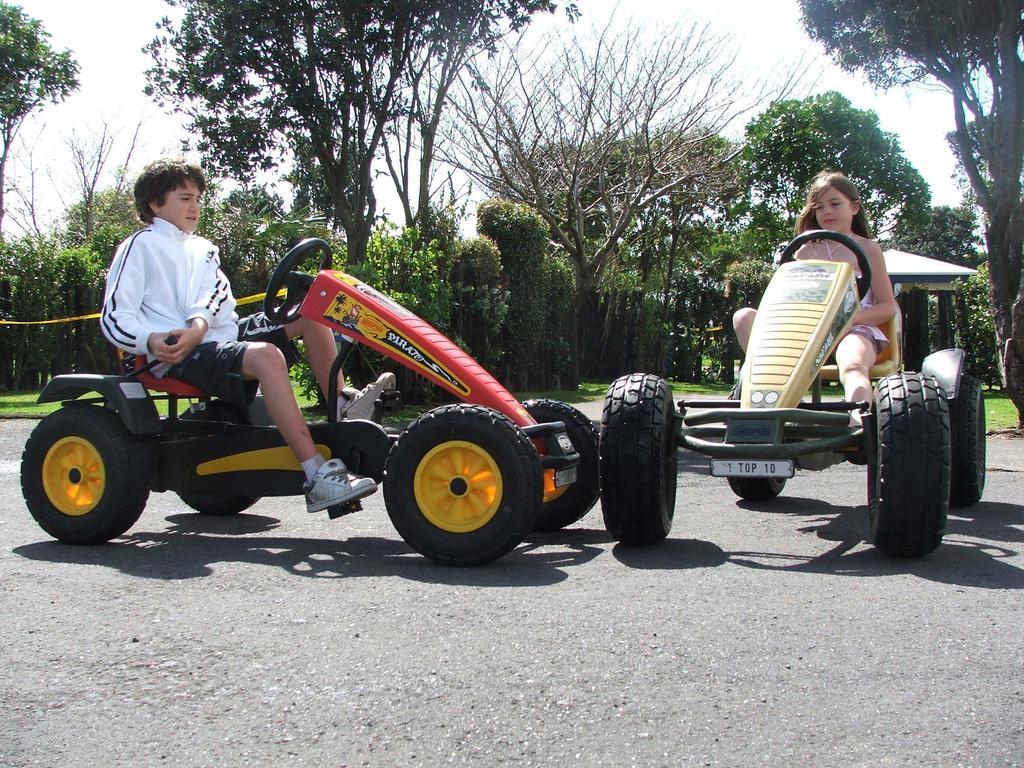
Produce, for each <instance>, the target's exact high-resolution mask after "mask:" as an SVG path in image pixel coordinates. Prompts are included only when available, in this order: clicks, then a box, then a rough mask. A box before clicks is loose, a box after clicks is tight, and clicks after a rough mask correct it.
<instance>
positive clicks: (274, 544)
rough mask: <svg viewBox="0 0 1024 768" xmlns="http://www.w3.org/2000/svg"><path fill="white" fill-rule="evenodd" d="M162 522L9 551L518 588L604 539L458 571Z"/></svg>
mask: <svg viewBox="0 0 1024 768" xmlns="http://www.w3.org/2000/svg"><path fill="white" fill-rule="evenodd" d="M166 520H167V521H168V522H170V523H171V524H172V526H173V527H172V528H171V529H170V530H167V531H161V532H159V533H147V532H145V531H138V532H134V533H129V534H127V535H125V536H124V537H123V538H121V539H116V540H114V541H113V542H111V543H109V544H102V545H96V546H73V545H68V544H62V543H60V542H56V541H43V542H37V543H33V544H26V545H24V546H20V547H16V548H15V549H14V550H13V551H14V553H15V554H17V555H20V556H22V557H26V558H29V559H31V560H39V561H46V562H58V563H72V564H81V565H99V566H104V567H108V568H114V569H116V570H119V571H121V572H122V573H126V574H128V575H131V576H137V577H140V578H148V579H166V580H174V579H192V578H197V577H203V576H209V575H211V574H212V573H213V567H212V566H214V565H215V564H217V563H251V564H254V565H265V566H271V567H274V568H280V569H282V570H284V571H287V572H289V573H292V574H295V575H296V576H305V577H310V578H319V579H341V578H353V577H355V578H359V577H364V578H365V577H379V576H399V577H402V578H407V579H413V580H416V581H424V582H430V583H437V584H457V585H466V586H480V587H522V586H545V585H549V584H555V583H558V582H560V581H564V580H565V579H566V578H568V574H567V573H566V571H565V569H566V568H571V567H574V566H578V565H582V564H583V563H585V562H587V561H589V560H592V559H593V558H594V557H596V556H597V555H598V554H600V553H601V552H602V551H603V550H602V548H601V547H600V546H596V544H597V543H601V542H603V541H606V540H607V537H606V534H604V532H603V531H588V530H585V529H571V530H569V531H565V532H560V533H559V534H557V535H555V534H545V535H544V536H543V537H541V536H540V535H538V536H536V537H531V539H530V541H528V542H526V543H524V544H521V545H520V546H519V547H518V548H516V549H515V550H513V551H512V552H511V553H509V554H508V555H505V557H503V558H501V559H499V560H497V561H496V562H494V563H491V564H489V565H487V566H483V567H475V568H458V567H451V566H444V565H440V564H438V563H435V562H433V561H431V560H428V559H427V558H425V557H423V556H421V555H419V554H417V553H416V552H414V551H413V550H412V549H411V548H410V547H409V546H408V545H406V544H405V542H403V541H402V540H400V539H390V538H381V537H376V536H361V537H360V536H355V537H350V538H347V539H344V540H341V541H338V540H335V539H310V538H296V537H273V536H266V535H260V536H259V537H258V538H246V535H248V534H266V533H267V532H269V531H272V530H274V529H275V528H277V526H278V525H279V523H280V521H279V520H278V519H277V518H274V517H268V516H264V515H247V514H241V515H235V516H233V517H220V518H218V517H211V516H205V515H195V514H174V515H169V516H167V518H166ZM540 547H544V548H543V549H540Z"/></svg>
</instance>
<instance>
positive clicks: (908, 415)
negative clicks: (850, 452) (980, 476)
mask: <svg viewBox="0 0 1024 768" xmlns="http://www.w3.org/2000/svg"><path fill="white" fill-rule="evenodd" d="M875 406H876V414H877V421H878V466H877V468H875V467H869V471H868V484H869V485H868V510H869V516H870V521H871V535H872V542H873V543H874V545H875V546H876V547H878V548H879V549H881V550H882V551H883V552H885V553H886V554H888V555H892V556H893V557H905V558H917V557H923V556H924V555H927V554H928V553H929V552H932V551H933V550H934V549H935V548H936V547H938V546H939V544H940V543H941V542H942V534H943V532H944V531H945V528H946V517H947V515H948V513H949V476H950V436H949V411H948V409H947V406H946V398H945V397H944V396H943V395H942V392H941V391H940V389H939V386H938V385H937V384H936V383H935V380H934V379H932V378H931V377H926V376H922V375H921V374H919V373H902V374H899V373H895V374H893V375H891V376H888V377H887V378H884V379H882V380H881V381H879V382H878V388H877V390H876V395H875Z"/></svg>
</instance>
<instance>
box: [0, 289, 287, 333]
mask: <svg viewBox="0 0 1024 768" xmlns="http://www.w3.org/2000/svg"><path fill="white" fill-rule="evenodd" d="M282 293H283V291H282ZM266 295H267V294H266V293H254V294H253V295H252V296H246V297H244V298H241V299H238V301H236V302H235V306H236V307H243V306H245V305H246V304H254V303H255V302H257V301H263V298H264V297H265V296H266ZM278 295H281V294H278ZM99 316H100V313H99V312H93V313H92V314H91V315H79V316H78V317H62V318H60V319H59V320H0V325H54V324H55V323H73V322H75V321H76V320H96V319H97V318H98V317H99Z"/></svg>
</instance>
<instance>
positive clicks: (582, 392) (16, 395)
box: [0, 381, 1017, 430]
mask: <svg viewBox="0 0 1024 768" xmlns="http://www.w3.org/2000/svg"><path fill="white" fill-rule="evenodd" d="M671 384H672V392H673V393H674V395H675V396H677V397H678V396H679V395H714V396H720V397H725V396H727V395H728V394H729V387H726V386H722V385H703V384H684V383H681V382H671ZM607 389H608V383H607V382H596V381H586V382H583V383H581V384H580V388H579V389H578V390H577V391H575V392H570V391H565V390H556V391H553V392H517V393H516V397H517V398H519V399H520V400H528V399H530V398H550V399H552V400H561V401H562V402H565V403H574V404H578V403H585V402H588V401H593V400H601V399H603V398H604V393H605V391H606V390H607ZM38 396H39V393H38V392H0V418H3V417H10V416H45V415H46V414H48V413H51V412H52V411H55V410H56V409H57V408H59V407H60V403H43V404H42V405H40V404H39V403H37V402H36V398H37V397H38ZM295 396H296V398H297V399H298V400H299V405H300V406H301V407H302V408H303V409H304V410H305V411H306V412H307V416H308V417H309V418H312V419H314V420H316V419H318V418H319V414H317V413H315V403H314V402H312V401H310V400H309V399H308V398H304V397H302V395H301V394H300V393H299V392H298V390H296V393H295ZM427 407H428V406H416V407H409V408H405V409H403V410H402V411H401V412H399V413H398V414H395V416H394V418H396V419H399V420H406V421H408V420H409V419H412V418H415V417H416V416H417V415H419V414H420V413H421V412H422V411H423V410H425V409H426V408H427ZM157 410H159V411H160V413H161V414H165V413H166V412H167V406H166V403H164V402H162V401H160V402H158V403H157ZM985 419H986V423H987V426H988V428H989V429H990V430H995V429H1010V428H1013V427H1016V426H1017V410H1016V409H1015V408H1014V407H1013V403H1011V402H1010V398H1008V397H1007V396H1006V395H1005V394H1002V393H1001V392H997V391H995V390H986V391H985Z"/></svg>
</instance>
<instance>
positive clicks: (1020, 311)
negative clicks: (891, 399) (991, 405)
mask: <svg viewBox="0 0 1024 768" xmlns="http://www.w3.org/2000/svg"><path fill="white" fill-rule="evenodd" d="M800 5H801V7H802V10H803V19H804V24H805V26H806V27H807V30H808V32H809V33H810V34H811V35H812V36H813V37H816V38H817V39H819V40H821V41H822V42H823V43H824V44H825V47H826V48H827V49H828V50H829V52H831V53H832V54H834V55H835V56H836V57H837V58H838V60H839V63H840V64H841V65H842V66H843V67H844V68H846V69H848V70H851V71H853V70H861V71H863V72H864V73H865V74H866V75H867V77H868V78H869V79H870V80H871V81H872V82H874V83H876V84H878V85H880V86H883V87H889V86H892V85H900V84H906V83H910V82H915V81H931V82H936V81H937V82H938V83H940V84H941V85H942V86H943V87H944V88H945V89H946V90H948V91H949V93H950V94H951V96H952V99H953V117H954V120H955V123H956V130H955V132H954V133H953V143H954V146H955V149H956V151H957V155H958V156H959V160H960V163H961V164H962V166H963V168H964V172H965V173H966V175H967V178H968V179H969V180H970V183H971V188H972V189H973V190H974V194H975V195H976V196H977V201H978V206H979V207H980V208H981V209H982V211H983V212H984V215H985V247H986V250H987V252H988V265H989V293H990V299H991V302H992V315H993V317H994V319H995V326H996V335H997V337H998V340H999V348H1000V353H1001V361H1000V363H1001V366H1002V372H1003V378H1004V381H1005V384H1006V392H1007V395H1008V396H1009V397H1010V399H1011V400H1012V402H1013V404H1014V405H1015V406H1016V408H1017V412H1018V419H1019V423H1020V425H1021V426H1022V427H1024V281H1022V280H1021V259H1022V256H1024V199H1022V194H1021V192H1022V178H1021V172H1022V169H1024V58H1022V55H1024V54H1022V51H1024V43H1022V35H1024V22H1022V14H1024V0H916V1H915V2H901V3H891V2H885V1H884V0H843V1H842V2H839V0H800Z"/></svg>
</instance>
